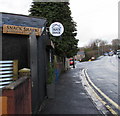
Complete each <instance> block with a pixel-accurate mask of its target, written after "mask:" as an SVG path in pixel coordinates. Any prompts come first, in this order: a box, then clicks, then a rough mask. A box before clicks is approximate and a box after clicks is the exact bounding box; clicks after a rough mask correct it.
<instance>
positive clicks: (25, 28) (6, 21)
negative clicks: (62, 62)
mask: <svg viewBox="0 0 120 116" xmlns="http://www.w3.org/2000/svg"><path fill="white" fill-rule="evenodd" d="M2 28H3V30H2V32H3V33H2V54H3V56H2V60H15V59H16V60H18V64H19V69H22V68H30V69H31V79H32V85H33V87H32V112H33V114H34V113H36V112H37V111H38V109H39V106H40V104H41V103H42V101H43V100H44V98H45V96H46V78H47V73H46V69H47V64H48V60H49V49H48V48H47V46H48V45H47V43H48V41H49V37H48V34H47V32H46V19H43V18H34V17H29V16H24V15H16V14H8V13H2ZM31 30H34V31H35V33H34V34H31V35H30V33H31Z"/></svg>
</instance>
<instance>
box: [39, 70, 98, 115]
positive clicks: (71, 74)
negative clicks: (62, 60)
mask: <svg viewBox="0 0 120 116" xmlns="http://www.w3.org/2000/svg"><path fill="white" fill-rule="evenodd" d="M39 114H88V115H90V114H97V115H99V114H100V111H98V110H97V108H96V107H95V104H94V103H93V101H92V100H91V98H90V96H89V95H88V94H87V92H86V90H85V89H84V87H83V86H82V83H81V79H80V69H79V68H73V69H69V70H68V71H66V72H65V73H63V74H62V75H61V76H60V78H59V80H58V81H57V82H56V85H55V98H54V99H48V100H47V101H46V104H45V107H44V108H43V109H42V110H41V111H40V112H39Z"/></svg>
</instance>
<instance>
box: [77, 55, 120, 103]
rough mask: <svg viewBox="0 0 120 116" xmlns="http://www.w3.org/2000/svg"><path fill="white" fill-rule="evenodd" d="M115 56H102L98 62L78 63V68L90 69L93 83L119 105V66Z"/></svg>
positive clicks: (89, 73) (88, 71) (89, 72)
mask: <svg viewBox="0 0 120 116" xmlns="http://www.w3.org/2000/svg"><path fill="white" fill-rule="evenodd" d="M119 62H120V61H119V59H118V58H117V56H116V55H114V56H102V57H100V58H99V59H98V60H95V61H88V62H81V63H77V64H76V67H80V68H85V69H88V70H87V73H88V75H89V77H90V79H91V81H92V82H93V83H94V84H95V85H96V86H97V87H98V88H99V89H100V90H101V91H102V92H103V93H105V94H106V95H107V96H108V97H109V98H110V99H112V100H113V101H114V102H116V103H117V104H118V64H120V63H119Z"/></svg>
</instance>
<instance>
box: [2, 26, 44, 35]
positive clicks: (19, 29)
mask: <svg viewBox="0 0 120 116" xmlns="http://www.w3.org/2000/svg"><path fill="white" fill-rule="evenodd" d="M33 30H34V31H35V34H36V36H40V35H41V33H42V29H41V28H34V27H24V26H15V25H5V24H4V25H3V33H9V34H21V35H30V34H31V32H32V31H33Z"/></svg>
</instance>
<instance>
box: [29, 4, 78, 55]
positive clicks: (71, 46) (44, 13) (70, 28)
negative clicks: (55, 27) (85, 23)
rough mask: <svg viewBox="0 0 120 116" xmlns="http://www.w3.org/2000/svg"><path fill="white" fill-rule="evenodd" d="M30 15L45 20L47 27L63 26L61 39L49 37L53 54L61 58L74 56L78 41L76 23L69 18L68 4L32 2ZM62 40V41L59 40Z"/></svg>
mask: <svg viewBox="0 0 120 116" xmlns="http://www.w3.org/2000/svg"><path fill="white" fill-rule="evenodd" d="M30 15H31V16H37V17H44V18H46V19H47V21H48V23H47V27H49V26H50V24H51V23H53V22H60V23H62V24H63V26H64V28H65V30H64V33H63V34H62V36H61V37H53V36H51V35H50V38H51V39H52V41H53V43H54V45H55V53H56V54H57V55H59V56H61V57H71V56H74V55H75V54H76V53H77V51H78V48H77V44H78V40H77V39H75V36H76V34H77V33H76V31H77V30H76V23H75V22H74V21H73V19H72V17H71V11H70V8H69V2H33V5H32V7H31V8H30ZM60 38H62V39H60Z"/></svg>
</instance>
